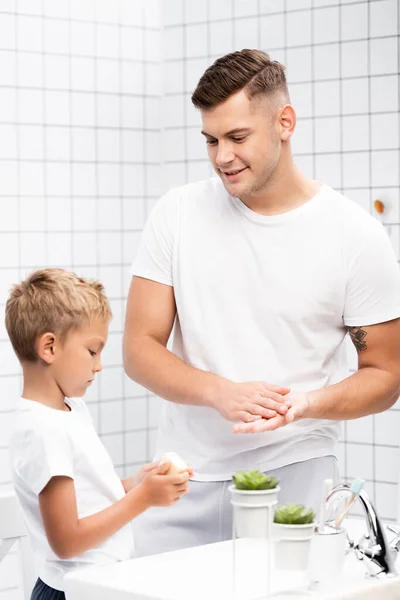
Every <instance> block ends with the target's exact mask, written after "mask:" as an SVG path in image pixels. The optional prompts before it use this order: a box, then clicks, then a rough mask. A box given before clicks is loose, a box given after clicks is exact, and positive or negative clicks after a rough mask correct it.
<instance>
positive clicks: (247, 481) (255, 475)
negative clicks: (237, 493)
mask: <svg viewBox="0 0 400 600" xmlns="http://www.w3.org/2000/svg"><path fill="white" fill-rule="evenodd" d="M232 479H233V483H234V484H235V487H236V489H238V490H272V489H274V488H276V487H277V485H278V483H279V481H278V480H277V479H275V477H274V476H273V475H264V473H261V472H260V471H236V473H235V474H234V475H233V477H232Z"/></svg>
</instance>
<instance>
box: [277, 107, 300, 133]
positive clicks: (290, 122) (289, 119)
mask: <svg viewBox="0 0 400 600" xmlns="http://www.w3.org/2000/svg"><path fill="white" fill-rule="evenodd" d="M279 125H280V134H281V140H282V142H286V141H287V140H288V139H289V138H291V137H292V135H293V132H294V130H295V127H296V111H295V110H294V108H293V106H292V105H291V104H285V106H283V107H282V108H280V109H279Z"/></svg>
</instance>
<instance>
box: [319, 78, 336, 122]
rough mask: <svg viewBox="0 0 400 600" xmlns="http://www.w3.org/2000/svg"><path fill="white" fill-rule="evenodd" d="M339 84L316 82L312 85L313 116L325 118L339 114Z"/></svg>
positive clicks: (334, 82)
mask: <svg viewBox="0 0 400 600" xmlns="http://www.w3.org/2000/svg"><path fill="white" fill-rule="evenodd" d="M340 91H341V82H339V81H338V80H336V81H317V82H316V83H315V84H314V99H315V105H314V115H315V116H317V117H325V116H329V115H332V116H333V115H339V114H340V109H341V107H340Z"/></svg>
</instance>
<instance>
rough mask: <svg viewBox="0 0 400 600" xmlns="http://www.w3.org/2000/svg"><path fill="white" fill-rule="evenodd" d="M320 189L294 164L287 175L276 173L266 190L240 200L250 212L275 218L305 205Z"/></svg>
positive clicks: (316, 183) (317, 184)
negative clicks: (274, 216)
mask: <svg viewBox="0 0 400 600" xmlns="http://www.w3.org/2000/svg"><path fill="white" fill-rule="evenodd" d="M291 167H292V168H291ZM278 168H279V167H278ZM320 187H321V185H320V184H319V183H318V182H316V181H314V180H312V179H309V178H308V177H306V176H305V175H303V174H302V173H301V172H300V171H299V170H298V169H297V167H296V166H295V165H294V164H292V165H291V166H288V168H287V169H286V172H285V174H283V173H279V172H276V173H275V176H274V177H273V179H272V180H271V181H270V182H269V184H268V186H267V187H266V188H265V189H262V190H260V191H258V192H255V193H253V194H250V195H249V196H246V197H243V198H240V199H241V201H242V202H243V203H244V204H245V205H246V206H247V207H248V208H250V210H252V211H254V212H256V213H259V214H260V215H265V216H273V215H279V214H283V213H285V212H289V211H291V210H294V209H295V208H298V207H299V206H301V205H302V204H305V203H306V202H308V201H309V200H311V198H313V197H314V196H315V195H316V194H317V192H318V190H319V189H320Z"/></svg>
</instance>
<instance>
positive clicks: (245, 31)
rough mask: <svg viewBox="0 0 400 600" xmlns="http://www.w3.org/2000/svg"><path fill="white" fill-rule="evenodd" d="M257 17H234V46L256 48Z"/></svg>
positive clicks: (257, 41)
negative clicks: (239, 18)
mask: <svg viewBox="0 0 400 600" xmlns="http://www.w3.org/2000/svg"><path fill="white" fill-rule="evenodd" d="M258 45H259V40H258V19H257V18H256V17H252V18H247V19H241V20H238V19H235V21H234V48H235V49H239V50H241V49H242V48H257V47H258ZM227 51H228V52H229V49H228V50H227Z"/></svg>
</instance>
